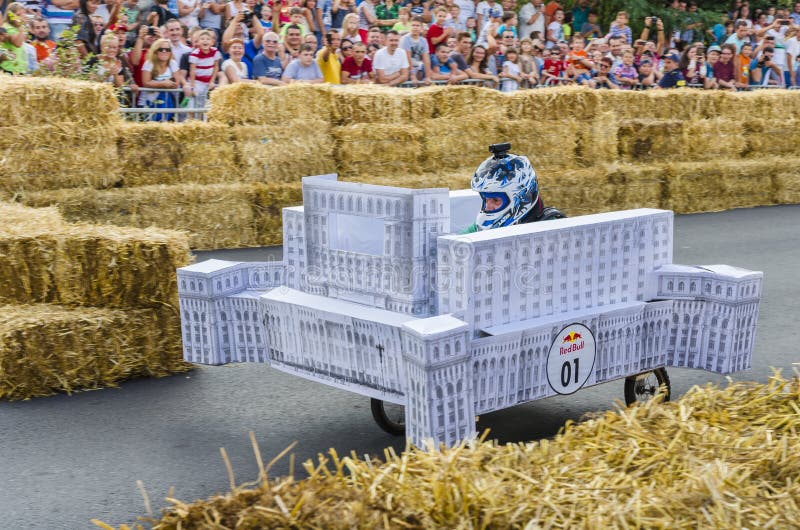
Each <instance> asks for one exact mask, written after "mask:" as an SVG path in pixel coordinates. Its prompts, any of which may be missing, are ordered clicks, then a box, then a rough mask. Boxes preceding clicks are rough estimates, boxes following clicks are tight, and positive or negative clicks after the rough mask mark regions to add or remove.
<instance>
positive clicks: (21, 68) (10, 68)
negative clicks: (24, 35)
mask: <svg viewBox="0 0 800 530" xmlns="http://www.w3.org/2000/svg"><path fill="white" fill-rule="evenodd" d="M3 28H5V30H6V33H8V35H9V37H11V36H14V35H16V34H18V33H19V28H17V27H16V26H12V25H11V24H3ZM0 48H2V49H3V50H7V51H9V52H11V53H13V54H14V55H15V57H14V58H13V59H8V60H5V61H3V62H1V63H0V68H2V69H3V70H5V71H6V72H10V73H12V74H24V73H25V72H27V71H28V54H27V53H26V52H25V48H24V47H23V46H20V47H17V46H14V45H13V44H11V42H10V41H5V42H3V43H0Z"/></svg>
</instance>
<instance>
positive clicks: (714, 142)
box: [679, 116, 747, 160]
mask: <svg viewBox="0 0 800 530" xmlns="http://www.w3.org/2000/svg"><path fill="white" fill-rule="evenodd" d="M679 141H680V142H681V144H682V146H683V148H682V151H681V155H680V158H681V159H683V160H695V159H696V160H711V159H714V158H739V157H741V156H742V155H743V154H744V153H745V152H746V151H747V138H746V136H745V135H744V134H742V124H741V123H740V122H739V121H737V120H731V119H730V118H729V117H727V116H725V117H716V118H708V119H702V120H688V121H684V122H683V135H682V137H681V138H680V139H679Z"/></svg>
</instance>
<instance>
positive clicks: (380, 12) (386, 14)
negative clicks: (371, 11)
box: [375, 4, 400, 33]
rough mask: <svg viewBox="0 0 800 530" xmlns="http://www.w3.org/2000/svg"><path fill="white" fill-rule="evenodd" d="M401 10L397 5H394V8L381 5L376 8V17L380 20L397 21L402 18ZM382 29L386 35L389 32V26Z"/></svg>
mask: <svg viewBox="0 0 800 530" xmlns="http://www.w3.org/2000/svg"><path fill="white" fill-rule="evenodd" d="M399 10H400V7H399V6H398V5H397V4H393V5H392V7H386V4H380V5H378V6H375V16H376V17H378V20H397V19H398V18H400V15H398V11H399ZM380 28H381V31H383V32H384V33H385V32H387V31H389V26H380Z"/></svg>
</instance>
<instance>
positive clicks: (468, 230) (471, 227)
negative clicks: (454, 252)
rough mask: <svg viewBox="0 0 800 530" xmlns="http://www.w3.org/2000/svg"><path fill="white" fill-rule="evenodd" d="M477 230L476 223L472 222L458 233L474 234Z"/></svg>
mask: <svg viewBox="0 0 800 530" xmlns="http://www.w3.org/2000/svg"><path fill="white" fill-rule="evenodd" d="M477 231H478V225H476V224H475V223H472V224H471V225H469V226H468V227H466V228H465V229H464V230H462V231H461V232H459V234H474V233H475V232H477Z"/></svg>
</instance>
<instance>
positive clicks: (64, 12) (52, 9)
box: [7, 0, 80, 40]
mask: <svg viewBox="0 0 800 530" xmlns="http://www.w3.org/2000/svg"><path fill="white" fill-rule="evenodd" d="M9 7H11V6H10V5H9ZM79 7H80V3H79V2H78V0H44V11H43V12H42V14H43V15H44V18H45V20H47V23H48V24H49V25H50V38H51V39H53V40H58V39H59V38H60V37H61V34H62V33H63V32H64V30H66V29H69V28H70V26H72V17H74V16H75V13H76V11H77V10H78V8H79ZM7 9H8V8H7Z"/></svg>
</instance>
